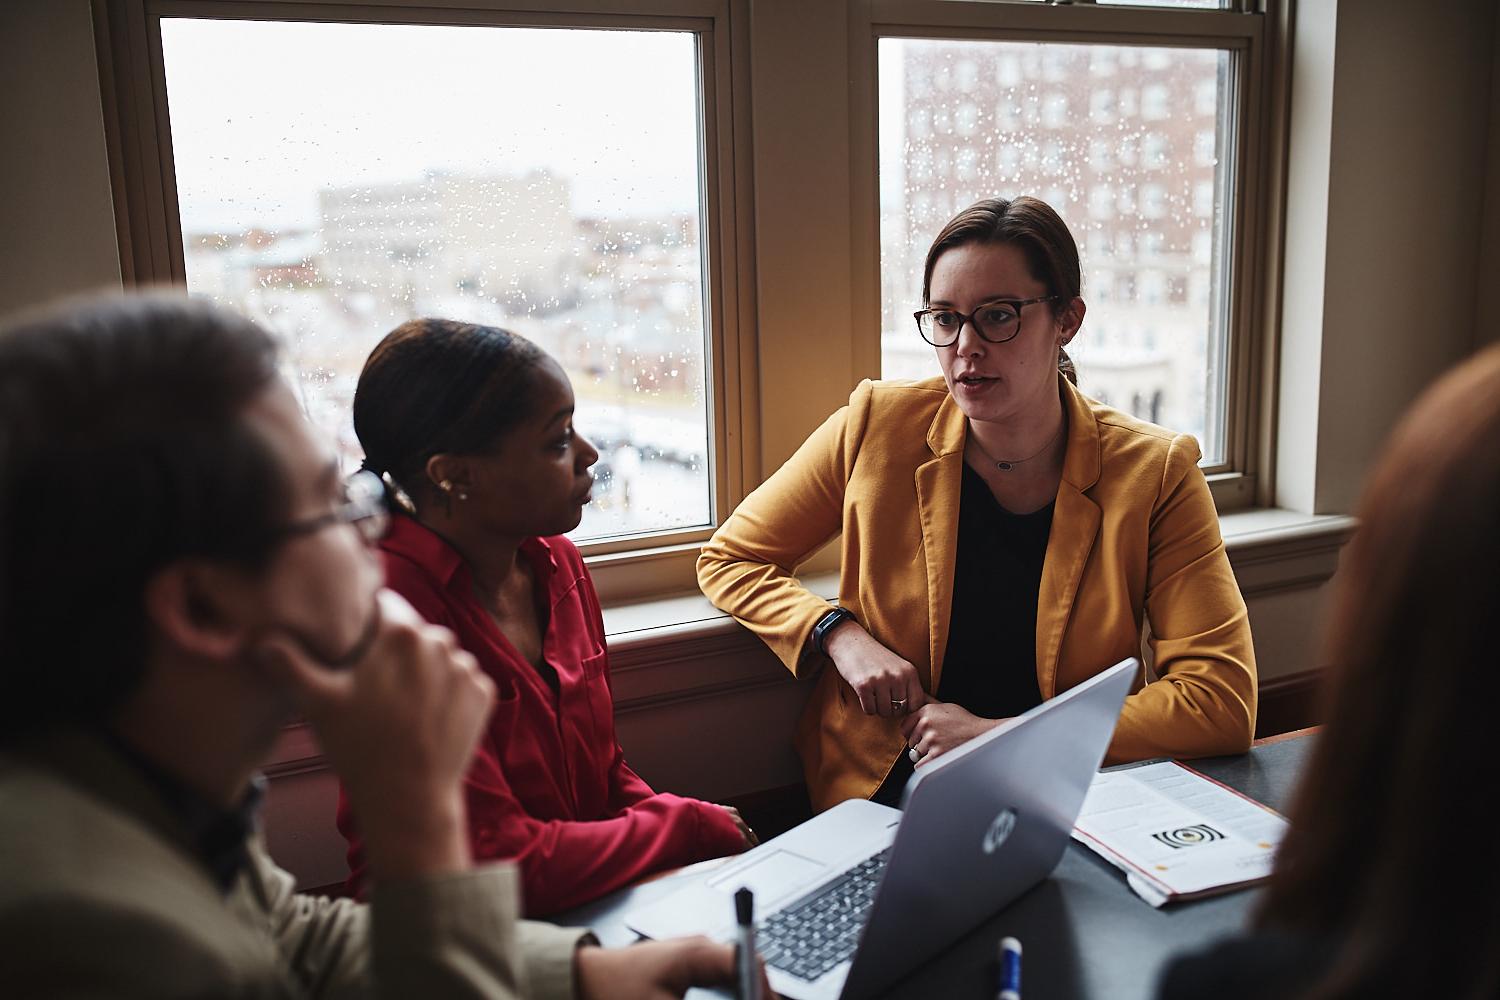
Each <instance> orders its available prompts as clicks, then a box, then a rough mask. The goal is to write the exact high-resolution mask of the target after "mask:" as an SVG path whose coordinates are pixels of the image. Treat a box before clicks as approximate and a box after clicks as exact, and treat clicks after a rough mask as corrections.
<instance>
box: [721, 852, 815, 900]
mask: <svg viewBox="0 0 1500 1000" xmlns="http://www.w3.org/2000/svg"><path fill="white" fill-rule="evenodd" d="M827 867H828V866H827V865H826V864H824V863H823V862H821V861H813V860H812V859H810V858H804V857H802V856H801V855H800V854H793V853H791V852H790V851H773V852H772V853H770V854H768V855H766V856H765V857H763V858H761V859H759V860H758V861H756V862H755V863H754V864H752V865H750V866H749V867H747V868H736V869H735V870H734V871H728V872H724V873H723V874H721V875H715V876H714V877H713V878H711V879H709V880H708V884H709V885H710V886H712V887H713V888H714V889H717V890H719V891H720V892H734V891H735V890H737V889H739V888H740V887H741V886H745V887H747V888H748V889H749V890H750V891H751V892H753V893H755V896H756V899H757V901H760V900H764V901H765V902H766V903H770V902H771V901H773V900H777V899H780V898H781V897H783V896H785V895H786V894H787V893H788V892H791V891H793V890H795V889H799V888H806V887H807V885H808V883H809V882H810V881H811V880H813V879H815V878H817V876H818V875H819V873H821V872H823V871H824V870H825V869H826V868H827Z"/></svg>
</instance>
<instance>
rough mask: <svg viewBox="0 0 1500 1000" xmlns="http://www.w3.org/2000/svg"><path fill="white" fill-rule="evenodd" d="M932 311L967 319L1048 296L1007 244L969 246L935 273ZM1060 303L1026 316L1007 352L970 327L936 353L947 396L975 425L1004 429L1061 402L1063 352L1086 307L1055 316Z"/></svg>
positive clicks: (942, 260)
mask: <svg viewBox="0 0 1500 1000" xmlns="http://www.w3.org/2000/svg"><path fill="white" fill-rule="evenodd" d="M930 291H931V301H930V302H929V308H931V309H944V308H946V309H954V310H957V311H958V312H961V313H965V314H969V313H972V312H974V310H975V309H977V308H978V307H979V306H981V305H983V304H985V303H988V302H993V301H995V300H996V299H1012V300H1023V299H1032V298H1036V297H1038V296H1042V295H1047V294H1048V290H1047V288H1046V286H1044V285H1043V284H1042V283H1041V281H1039V280H1038V279H1037V278H1036V277H1035V276H1034V275H1033V274H1032V273H1031V269H1030V267H1029V266H1028V265H1027V263H1026V255H1025V254H1024V253H1022V252H1021V250H1020V248H1019V247H1016V246H1014V245H1012V244H1008V243H971V244H968V245H966V246H959V247H954V248H953V249H951V250H948V251H946V252H945V253H944V254H943V255H942V256H940V257H939V258H938V259H937V263H936V264H935V265H934V266H933V268H932V284H931V288H930ZM1057 304H1058V303H1056V302H1037V303H1034V304H1032V305H1028V306H1025V307H1023V308H1022V309H1021V320H1020V332H1019V333H1017V334H1016V336H1015V338H1014V339H1012V340H1008V341H1006V342H1005V343H1003V344H992V343H990V342H989V341H987V340H985V339H983V338H982V337H980V336H979V334H978V333H977V332H975V330H974V325H973V324H972V323H967V322H966V323H964V324H963V328H962V329H961V330H960V331H959V334H958V340H956V341H955V342H954V343H952V344H950V345H949V346H947V347H936V348H933V350H935V351H936V352H937V359H938V364H939V365H940V366H941V367H942V369H943V379H944V381H946V382H947V383H948V391H949V392H950V393H951V394H952V395H953V399H954V401H955V402H957V403H958V408H959V409H960V410H962V411H963V413H964V415H965V416H967V417H968V418H969V419H970V420H979V421H987V422H996V423H1001V422H1006V421H1009V420H1012V419H1014V418H1015V417H1016V416H1017V415H1020V414H1025V413H1027V412H1032V413H1040V412H1045V411H1044V410H1041V409H1037V408H1038V407H1044V406H1046V405H1047V401H1048V397H1049V396H1050V397H1052V398H1053V399H1055V398H1056V396H1057V349H1058V348H1059V347H1060V346H1062V345H1063V344H1066V343H1067V342H1068V341H1070V340H1072V339H1073V334H1075V333H1077V332H1078V326H1079V324H1080V323H1081V322H1082V321H1083V301H1082V300H1081V299H1074V300H1073V301H1072V302H1071V303H1066V308H1065V309H1064V310H1063V311H1062V313H1061V314H1060V315H1054V313H1053V308H1054V307H1055V306H1056V305H1057Z"/></svg>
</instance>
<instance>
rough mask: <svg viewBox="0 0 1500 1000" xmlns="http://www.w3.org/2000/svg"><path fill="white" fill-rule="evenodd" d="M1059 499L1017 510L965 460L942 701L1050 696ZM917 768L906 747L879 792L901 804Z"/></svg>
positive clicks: (880, 797) (985, 714) (1000, 712)
mask: <svg viewBox="0 0 1500 1000" xmlns="http://www.w3.org/2000/svg"><path fill="white" fill-rule="evenodd" d="M1052 506H1053V505H1052V504H1050V503H1049V504H1048V505H1047V506H1045V507H1043V508H1041V509H1040V510H1036V511H1032V512H1031V513H1030V514H1012V513H1011V512H1010V511H1008V510H1006V509H1005V508H1004V507H1002V506H1000V504H999V502H998V501H996V499H995V496H994V494H993V493H991V492H990V488H989V486H988V485H986V483H985V481H984V480H983V479H982V478H981V477H980V475H979V473H977V472H975V471H974V470H973V469H972V468H970V467H969V465H968V463H967V462H966V463H964V471H963V484H962V488H961V490H960V493H959V510H958V554H957V557H956V558H955V559H954V563H953V607H952V611H951V614H950V618H949V624H948V647H947V649H946V650H945V651H944V653H943V671H942V679H941V680H940V681H939V682H938V690H937V700H938V701H949V702H953V703H954V704H956V705H959V706H960V707H962V708H965V709H967V710H968V711H970V712H973V713H974V714H975V715H977V716H979V717H980V718H982V719H1008V718H1011V717H1013V716H1017V715H1020V714H1021V713H1022V712H1025V711H1026V710H1027V709H1029V708H1034V707H1036V706H1037V705H1040V704H1041V703H1042V692H1041V689H1040V688H1038V687H1037V683H1036V605H1037V592H1038V591H1039V590H1040V589H1041V585H1042V563H1043V562H1044V561H1045V560H1046V558H1047V537H1048V535H1050V534H1051V532H1052ZM912 770H913V765H912V763H911V761H910V760H908V759H907V758H906V757H905V755H903V756H902V758H901V760H900V761H898V762H897V764H896V767H895V768H894V769H893V770H892V771H891V773H890V775H889V776H888V777H887V778H886V779H885V781H884V782H883V783H882V784H881V786H880V788H879V790H877V791H876V793H875V795H874V796H873V798H874V800H875V801H876V802H881V803H884V804H885V805H892V806H894V805H899V804H900V801H901V790H902V789H903V788H905V787H906V781H907V779H908V778H910V777H911V774H912Z"/></svg>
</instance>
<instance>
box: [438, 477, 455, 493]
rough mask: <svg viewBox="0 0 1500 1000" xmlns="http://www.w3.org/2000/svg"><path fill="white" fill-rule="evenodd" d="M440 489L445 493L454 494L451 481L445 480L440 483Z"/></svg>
mask: <svg viewBox="0 0 1500 1000" xmlns="http://www.w3.org/2000/svg"><path fill="white" fill-rule="evenodd" d="M438 489H440V490H442V491H443V492H444V493H452V492H453V483H452V481H451V480H447V479H444V480H443V481H442V482H440V483H438Z"/></svg>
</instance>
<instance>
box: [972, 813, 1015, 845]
mask: <svg viewBox="0 0 1500 1000" xmlns="http://www.w3.org/2000/svg"><path fill="white" fill-rule="evenodd" d="M1015 828H1016V811H1015V810H1014V809H1010V808H1006V809H1001V810H1000V815H998V816H996V817H995V818H994V819H992V820H990V828H989V829H988V830H986V831H984V840H982V841H981V842H980V846H981V847H983V848H984V853H986V854H994V853H995V852H996V851H998V850H1000V845H1001V844H1003V843H1005V840H1006V838H1007V837H1009V836H1010V835H1011V832H1012V831H1014V830H1015Z"/></svg>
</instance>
